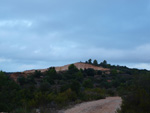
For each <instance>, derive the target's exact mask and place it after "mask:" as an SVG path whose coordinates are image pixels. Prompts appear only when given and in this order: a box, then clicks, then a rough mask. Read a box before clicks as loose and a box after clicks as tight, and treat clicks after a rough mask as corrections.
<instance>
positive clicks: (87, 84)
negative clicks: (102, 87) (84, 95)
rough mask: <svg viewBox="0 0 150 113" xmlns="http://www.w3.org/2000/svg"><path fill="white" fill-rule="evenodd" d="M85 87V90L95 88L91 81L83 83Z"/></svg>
mask: <svg viewBox="0 0 150 113" xmlns="http://www.w3.org/2000/svg"><path fill="white" fill-rule="evenodd" d="M83 87H85V88H93V83H92V81H91V80H90V79H87V80H84V81H83Z"/></svg>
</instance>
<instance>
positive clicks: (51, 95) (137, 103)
mask: <svg viewBox="0 0 150 113" xmlns="http://www.w3.org/2000/svg"><path fill="white" fill-rule="evenodd" d="M77 64H78V65H79V63H75V64H71V65H67V66H65V70H61V69H62V68H60V67H59V68H58V67H56V68H55V67H50V68H48V69H45V70H44V71H42V70H34V71H33V70H32V71H30V72H29V71H28V73H27V71H26V72H23V73H17V74H16V75H15V74H14V73H6V72H0V112H2V111H3V112H4V111H5V112H13V113H30V112H34V111H35V109H37V108H38V109H40V110H41V112H43V113H46V112H47V113H48V112H50V111H51V110H56V109H61V108H63V107H65V106H68V105H70V104H76V103H80V102H83V101H91V100H97V99H103V98H105V97H108V96H118V95H119V96H121V97H122V98H123V103H122V106H121V110H118V113H149V111H150V109H149V106H150V96H149V94H150V72H149V71H147V70H138V69H129V68H127V67H125V66H113V65H110V64H107V61H105V60H104V61H103V62H101V63H100V64H98V62H97V60H94V61H93V62H92V60H91V59H89V60H88V61H86V62H85V63H80V66H81V65H82V66H83V65H86V64H87V65H90V66H91V67H90V68H79V67H78V66H77ZM66 67H67V68H66ZM92 67H95V68H92ZM58 70H59V71H58ZM14 76H15V77H14Z"/></svg>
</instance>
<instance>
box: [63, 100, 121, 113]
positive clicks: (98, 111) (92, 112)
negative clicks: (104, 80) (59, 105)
mask: <svg viewBox="0 0 150 113" xmlns="http://www.w3.org/2000/svg"><path fill="white" fill-rule="evenodd" d="M121 101H122V100H121V98H120V97H108V98H106V99H101V100H97V101H92V102H84V103H81V104H78V105H76V106H74V107H73V108H71V109H67V110H65V111H62V113H115V111H116V109H117V108H119V107H120V104H121Z"/></svg>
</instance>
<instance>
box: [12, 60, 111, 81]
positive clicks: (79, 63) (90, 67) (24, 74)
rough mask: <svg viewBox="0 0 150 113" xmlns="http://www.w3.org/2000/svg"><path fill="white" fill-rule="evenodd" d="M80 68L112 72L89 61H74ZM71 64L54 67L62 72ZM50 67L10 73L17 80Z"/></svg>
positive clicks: (42, 71)
mask: <svg viewBox="0 0 150 113" xmlns="http://www.w3.org/2000/svg"><path fill="white" fill-rule="evenodd" d="M73 64H74V65H75V66H76V67H77V68H78V69H79V70H80V69H82V70H84V69H93V70H99V71H102V72H104V73H108V74H109V73H110V69H109V68H103V67H101V66H94V65H92V64H88V63H83V62H77V63H73ZM70 65H71V64H67V65H64V66H57V67H54V68H55V70H56V72H62V71H67V70H68V67H69V66H70ZM48 69H49V68H46V69H32V70H26V71H23V72H14V73H11V74H10V77H12V78H13V79H14V80H15V81H17V78H18V77H19V76H24V77H27V76H28V75H30V74H33V73H34V72H35V71H40V72H41V73H44V72H46V71H47V70H48Z"/></svg>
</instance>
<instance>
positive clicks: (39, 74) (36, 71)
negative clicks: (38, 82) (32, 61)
mask: <svg viewBox="0 0 150 113" xmlns="http://www.w3.org/2000/svg"><path fill="white" fill-rule="evenodd" d="M33 76H34V77H36V78H40V76H42V73H41V71H38V70H35V72H34V74H33Z"/></svg>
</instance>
